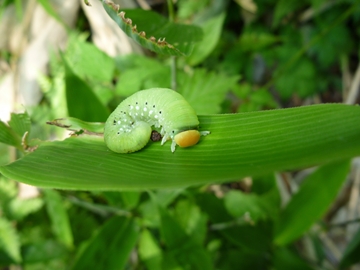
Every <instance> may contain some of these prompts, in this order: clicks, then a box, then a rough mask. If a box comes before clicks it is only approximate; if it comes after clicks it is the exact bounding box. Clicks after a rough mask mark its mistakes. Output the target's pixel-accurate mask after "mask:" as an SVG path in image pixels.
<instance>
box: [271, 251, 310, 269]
mask: <svg viewBox="0 0 360 270" xmlns="http://www.w3.org/2000/svg"><path fill="white" fill-rule="evenodd" d="M273 265H274V269H277V270H288V269H291V270H311V269H313V268H312V267H310V266H309V265H308V264H307V263H306V262H305V261H303V260H302V259H301V258H300V257H299V256H297V255H296V254H294V253H293V252H292V251H290V250H289V249H286V248H277V249H276V250H275V251H274V256H273Z"/></svg>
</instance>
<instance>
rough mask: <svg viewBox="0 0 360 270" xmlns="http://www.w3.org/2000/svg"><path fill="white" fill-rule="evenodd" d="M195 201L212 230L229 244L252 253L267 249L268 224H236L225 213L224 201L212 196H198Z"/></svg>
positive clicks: (270, 238) (270, 236)
mask: <svg viewBox="0 0 360 270" xmlns="http://www.w3.org/2000/svg"><path fill="white" fill-rule="evenodd" d="M196 201H197V204H198V205H199V206H200V207H201V209H202V210H203V211H204V212H205V213H206V214H207V215H208V216H209V220H210V221H211V228H212V230H216V231H218V232H219V233H220V234H222V235H223V236H224V238H226V239H227V240H228V241H229V242H230V243H232V244H234V245H236V246H237V247H240V248H241V249H243V250H244V251H247V252H252V253H254V252H256V253H262V252H265V251H266V250H268V249H269V246H270V243H271V240H272V232H271V229H272V228H271V226H270V223H265V222H258V223H256V224H255V225H252V224H251V225H250V224H244V222H237V220H235V219H234V218H233V217H232V216H231V215H230V214H229V213H228V212H227V211H226V208H225V205H224V200H221V199H218V198H217V197H215V196H214V195H212V194H206V193H205V194H200V195H198V196H197V198H196Z"/></svg>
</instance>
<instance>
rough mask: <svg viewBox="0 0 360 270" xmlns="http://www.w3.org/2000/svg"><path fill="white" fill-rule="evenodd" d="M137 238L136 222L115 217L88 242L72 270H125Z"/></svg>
mask: <svg viewBox="0 0 360 270" xmlns="http://www.w3.org/2000/svg"><path fill="white" fill-rule="evenodd" d="M137 238H138V228H137V226H136V224H135V222H134V220H132V219H129V218H124V217H118V216H114V217H112V218H111V219H109V220H108V221H107V222H106V223H105V224H104V225H103V226H102V227H101V228H100V230H99V231H98V233H97V234H96V235H95V236H94V237H93V238H92V239H91V240H90V241H89V242H88V244H87V246H86V247H85V248H84V249H83V250H82V252H81V254H80V255H79V256H78V258H77V260H76V261H75V264H74V265H73V267H72V269H74V270H75V269H76V270H81V269H107V270H112V269H124V266H125V264H126V262H127V261H128V259H129V255H130V252H131V250H132V249H133V248H134V246H135V244H136V241H137Z"/></svg>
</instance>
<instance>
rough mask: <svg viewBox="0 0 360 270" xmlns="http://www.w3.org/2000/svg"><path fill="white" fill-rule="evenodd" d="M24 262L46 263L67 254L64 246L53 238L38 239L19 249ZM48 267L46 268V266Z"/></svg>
mask: <svg viewBox="0 0 360 270" xmlns="http://www.w3.org/2000/svg"><path fill="white" fill-rule="evenodd" d="M21 253H22V254H23V262H24V263H26V264H34V263H41V262H43V263H46V262H49V261H51V260H54V259H58V258H64V257H65V256H67V255H68V254H67V250H66V248H65V247H64V246H63V245H62V244H60V243H59V242H56V241H54V240H38V241H36V242H35V241H34V243H31V244H28V245H24V246H23V247H22V249H21ZM47 269H48V268H47Z"/></svg>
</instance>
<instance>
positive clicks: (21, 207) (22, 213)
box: [7, 198, 44, 221]
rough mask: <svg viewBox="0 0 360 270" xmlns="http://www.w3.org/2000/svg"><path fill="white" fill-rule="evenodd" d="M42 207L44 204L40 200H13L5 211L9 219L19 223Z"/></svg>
mask: <svg viewBox="0 0 360 270" xmlns="http://www.w3.org/2000/svg"><path fill="white" fill-rule="evenodd" d="M43 205H44V202H43V200H42V199H41V198H30V199H20V198H14V199H13V200H11V201H10V202H9V204H8V208H7V211H8V212H9V216H10V217H11V218H13V219H15V220H18V221H19V220H21V219H23V218H24V217H26V216H27V215H29V214H31V213H34V212H36V211H38V210H39V209H40V208H41V207H42V206H43Z"/></svg>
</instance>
